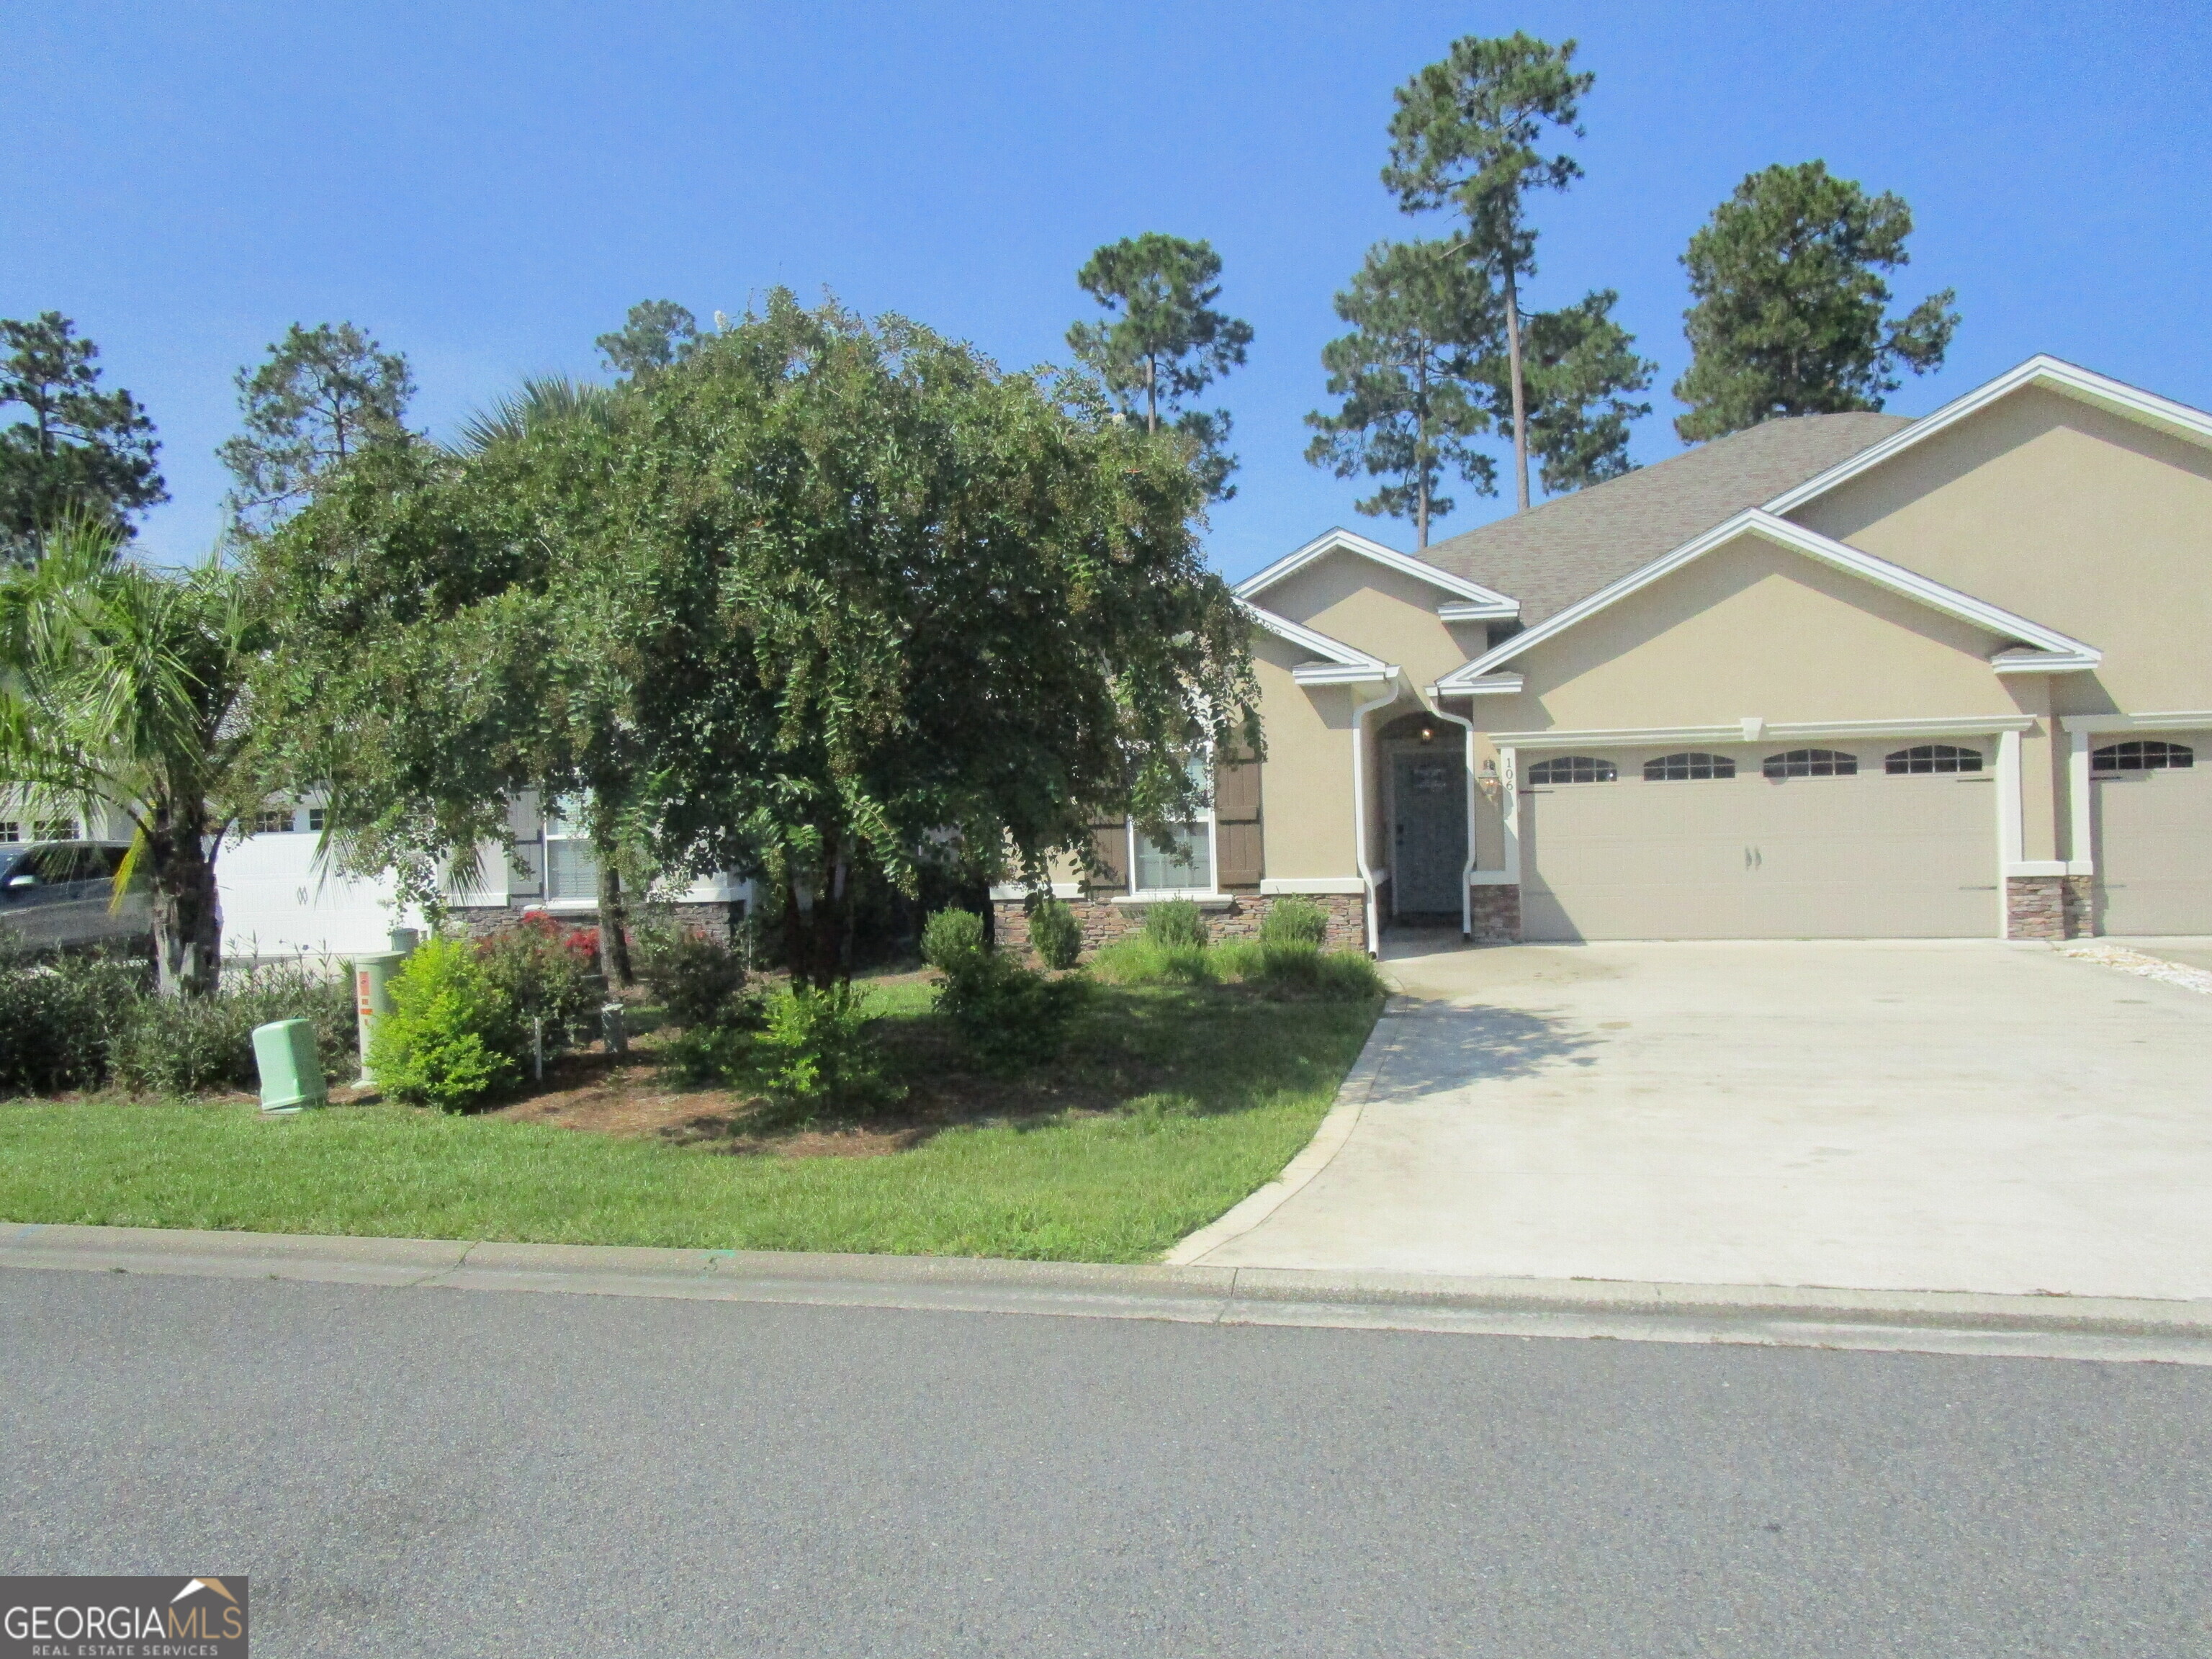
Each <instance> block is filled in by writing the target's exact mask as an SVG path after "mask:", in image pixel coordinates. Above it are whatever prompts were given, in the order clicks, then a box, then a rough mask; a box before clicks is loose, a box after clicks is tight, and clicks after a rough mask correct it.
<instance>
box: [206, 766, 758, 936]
mask: <svg viewBox="0 0 2212 1659" xmlns="http://www.w3.org/2000/svg"><path fill="white" fill-rule="evenodd" d="M509 822H510V823H511V824H512V826H513V829H514V834H515V856H516V858H517V859H518V860H520V864H521V866H522V867H521V868H520V869H519V870H518V869H516V868H514V867H513V865H512V864H511V863H510V862H509V860H508V859H507V854H506V853H505V851H504V849H502V848H500V847H499V846H498V845H497V844H496V843H489V844H487V845H486V846H484V847H483V848H480V849H479V850H478V867H477V873H476V878H475V880H474V881H473V882H472V883H471V884H468V885H466V886H465V887H463V888H458V889H457V890H455V891H454V892H453V894H452V895H451V896H450V900H449V902H450V903H451V905H452V907H453V908H452V915H453V917H454V919H455V920H456V921H459V923H460V924H461V925H462V926H463V927H466V928H467V929H469V930H470V931H471V932H472V933H484V932H488V931H489V930H490V929H491V928H493V927H498V926H500V925H501V924H502V923H505V922H507V921H513V920H514V919H515V918H516V917H518V916H520V915H524V914H526V913H527V912H531V911H543V912H545V913H548V914H550V915H555V916H558V917H560V918H561V919H562V920H563V921H574V922H576V923H579V924H583V925H588V924H592V923H595V922H597V921H598V920H599V866H598V864H597V862H596V860H593V858H592V848H591V843H590V842H587V841H586V840H584V839H583V837H582V835H581V833H580V829H577V827H576V826H574V825H571V824H569V823H565V822H564V821H563V820H562V818H561V817H559V815H558V814H557V813H552V814H548V813H544V812H541V811H540V810H539V807H538V799H537V797H536V796H535V795H534V794H532V793H526V794H525V795H524V796H523V797H522V798H521V799H519V800H518V801H516V802H515V804H514V805H513V807H512V808H511V809H510V812H509ZM322 829H323V822H322V808H321V807H319V806H317V805H299V806H289V805H282V804H276V805H271V807H270V810H269V811H266V812H264V813H263V814H262V815H261V816H260V817H258V818H257V819H256V820H255V821H254V823H252V824H251V825H248V826H245V833H244V834H243V836H241V838H240V839H238V840H235V841H234V842H228V843H227V844H226V845H225V846H224V847H223V848H222V851H221V853H220V854H217V856H216V884H217V886H218V888H219V890H220V892H221V896H222V921H223V950H224V951H225V953H226V954H227V955H230V956H234V957H290V956H298V955H303V954H304V955H308V956H343V955H347V954H349V953H350V952H352V951H369V950H380V949H382V948H383V947H384V945H386V941H387V939H388V937H389V934H390V932H391V930H392V928H393V927H419V926H420V925H421V923H422V917H421V915H420V914H419V913H418V912H416V911H415V910H413V909H411V908H407V907H404V906H402V905H401V904H400V903H399V902H398V896H397V893H396V890H395V887H394V884H393V883H392V879H391V878H389V877H380V878H360V879H356V878H345V877H340V876H336V875H330V874H327V873H326V872H325V870H324V868H323V867H322V866H321V864H320V862H319V860H318V858H317V849H318V848H319V845H320V843H321V841H322ZM750 893H751V888H750V885H749V884H746V883H744V882H738V881H732V880H728V879H711V880H708V881H702V882H697V883H694V884H692V885H691V886H690V887H689V888H688V889H686V890H683V891H682V892H679V893H678V894H677V895H675V896H674V897H673V899H672V901H671V909H672V912H673V914H674V915H675V916H676V917H677V918H678V920H679V921H683V922H684V923H686V924H688V925H689V926H691V927H697V928H700V929H702V930H703V931H706V932H708V933H713V934H714V935H716V936H717V937H720V938H723V939H728V938H729V937H731V934H732V929H733V928H734V927H735V926H736V924H737V923H738V921H740V920H742V918H743V917H744V909H745V904H746V902H747V900H748V899H749V897H750Z"/></svg>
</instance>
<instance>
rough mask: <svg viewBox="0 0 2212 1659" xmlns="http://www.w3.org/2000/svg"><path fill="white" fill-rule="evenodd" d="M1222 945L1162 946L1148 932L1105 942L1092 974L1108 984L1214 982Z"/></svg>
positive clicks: (1094, 959)
mask: <svg viewBox="0 0 2212 1659" xmlns="http://www.w3.org/2000/svg"><path fill="white" fill-rule="evenodd" d="M1237 948H1238V947H1237V946H1234V945H1224V946H1218V947H1216V949H1215V950H1214V951H1208V950H1207V949H1206V947H1205V946H1204V945H1161V944H1159V943H1158V942H1157V941H1155V940H1153V939H1151V938H1149V937H1147V936H1146V935H1145V934H1139V935H1137V936H1136V937H1135V938H1133V939H1115V941H1114V942H1113V943H1112V944H1111V945H1101V946H1100V947H1099V948H1098V950H1097V951H1096V952H1094V953H1093V954H1092V956H1091V977H1092V978H1094V979H1096V980H1097V981H1100V982H1101V983H1102V984H1106V985H1211V984H1212V982H1213V981H1214V980H1215V979H1217V978H1218V976H1219V975H1218V962H1217V957H1218V951H1221V950H1230V951H1234V950H1236V949H1237Z"/></svg>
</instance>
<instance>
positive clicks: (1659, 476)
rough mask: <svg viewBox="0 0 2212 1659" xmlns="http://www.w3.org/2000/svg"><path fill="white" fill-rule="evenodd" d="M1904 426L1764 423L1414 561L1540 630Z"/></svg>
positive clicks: (1858, 416) (1846, 420) (1860, 421)
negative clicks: (1492, 598)
mask: <svg viewBox="0 0 2212 1659" xmlns="http://www.w3.org/2000/svg"><path fill="white" fill-rule="evenodd" d="M1910 424H1911V422H1910V421H1908V420H1907V419H1906V418H1905V416H1901V415H1876V414H1872V413H1864V412H1862V413H1855V414H1849V415H1799V416H1793V417H1791V418H1789V419H1785V420H1777V421H1765V422H1761V423H1760V424H1759V425H1758V426H1754V427H1747V428H1745V429H1744V430H1742V431H1741V432H1732V433H1730V434H1729V435H1728V436H1727V437H1725V438H1716V439H1714V440H1713V441H1712V442H1711V443H1709V444H1701V445H1699V447H1697V448H1695V449H1692V450H1687V451H1686V452H1684V453H1682V454H1680V455H1676V456H1674V457H1671V458H1670V459H1667V460H1663V461H1659V462H1656V463H1655V464H1654V465H1650V466H1646V467H1639V468H1638V470H1637V471H1633V472H1630V473H1626V474H1624V475H1622V476H1621V477H1618V478H1608V479H1607V481H1606V482H1605V483H1599V484H1592V485H1590V486H1589V488H1588V489H1578V490H1577V491H1576V492H1575V493H1574V494H1573V495H1561V496H1559V497H1557V498H1556V499H1554V500H1552V501H1546V502H1545V503H1544V504H1543V505H1542V506H1541V507H1530V508H1529V509H1528V511H1527V512H1526V513H1515V514H1513V515H1512V516H1511V517H1510V518H1506V519H1500V520H1498V521H1497V522H1495V523H1494V524H1486V525H1484V526H1481V527H1480V528H1479V529H1475V530H1470V531H1468V532H1466V533H1465V534H1463V535H1458V536H1454V537H1452V538H1449V540H1445V541H1441V542H1437V544H1434V545H1433V546H1431V547H1430V548H1429V549H1428V550H1426V551H1425V552H1423V553H1421V554H1419V557H1421V558H1424V559H1426V560H1427V561H1429V562H1430V563H1431V564H1435V565H1438V566H1441V567H1442V568H1444V569H1446V570H1449V571H1450V572H1451V573H1452V574H1454V575H1456V576H1463V577H1465V578H1467V579H1468V580H1470V581H1476V582H1480V583H1481V584H1482V585H1483V586H1485V587H1490V588H1495V589H1496V590H1497V591H1498V592H1501V593H1504V594H1508V595H1510V597H1512V598H1514V599H1518V600H1520V602H1521V620H1522V622H1523V623H1540V622H1541V621H1543V620H1544V618H1545V617H1548V616H1551V615H1552V614H1553V612H1555V611H1564V610H1565V609H1566V608H1567V606H1569V605H1572V604H1574V603H1575V602H1576V601H1577V599H1587V598H1588V597H1589V595H1590V594H1592V593H1595V592H1597V590H1598V589H1599V588H1601V587H1603V586H1605V585H1606V584H1607V582H1611V581H1616V580H1620V578H1621V577H1623V576H1626V574H1628V573H1629V572H1630V571H1632V570H1636V569H1640V568H1642V567H1643V566H1644V565H1646V564H1649V563H1650V562H1651V561H1652V560H1654V559H1656V558H1657V557H1658V556H1660V555H1661V554H1662V553H1665V552H1668V551H1669V550H1672V549H1674V548H1677V547H1680V545H1681V544H1683V543H1684V542H1686V541H1688V540H1689V539H1690V538H1692V537H1693V536H1697V535H1699V534H1702V533H1703V532H1705V531H1708V530H1711V528H1712V527H1713V526H1715V525H1717V524H1718V523H1720V522H1721V521H1722V520H1724V519H1727V518H1729V516H1731V515H1732V514H1734V513H1741V512H1742V511H1743V509H1744V508H1746V507H1757V506H1759V504H1760V503H1761V502H1763V501H1771V500H1772V499H1773V498H1774V497H1775V496H1777V495H1780V494H1781V493H1782V492H1783V491H1784V490H1785V489H1790V487H1791V486H1792V485H1794V484H1801V483H1804V482H1805V480H1806V479H1808V478H1810V477H1814V476H1816V475H1817V474H1819V473H1822V472H1825V471H1827V470H1828V469H1829V468H1830V467H1832V466H1833V465H1836V463H1837V462H1838V461H1841V460H1843V459H1845V458H1847V457H1849V456H1852V455H1856V454H1857V453H1859V451H1861V450H1862V449H1866V448H1869V447H1871V446H1873V445H1875V444H1877V443H1879V442H1881V440H1883V439H1884V438H1887V436H1889V435H1890V434H1891V433H1893V432H1894V431H1896V430H1897V428H1899V427H1901V426H1908V425H1910Z"/></svg>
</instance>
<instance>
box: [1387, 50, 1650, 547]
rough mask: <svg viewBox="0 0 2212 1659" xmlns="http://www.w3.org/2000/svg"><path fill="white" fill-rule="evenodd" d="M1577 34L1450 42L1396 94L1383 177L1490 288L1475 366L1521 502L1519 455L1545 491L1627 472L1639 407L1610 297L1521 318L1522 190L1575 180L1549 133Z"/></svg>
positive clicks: (1564, 103)
mask: <svg viewBox="0 0 2212 1659" xmlns="http://www.w3.org/2000/svg"><path fill="white" fill-rule="evenodd" d="M1575 50H1576V43H1575V42H1574V41H1572V40H1568V41H1565V42H1563V43H1562V44H1560V45H1559V46H1553V45H1551V44H1550V43H1549V42H1547V41H1543V40H1536V39H1535V38H1534V37H1533V36H1531V35H1528V34H1525V33H1517V32H1516V33H1513V34H1510V35H1506V36H1502V37H1498V38H1496V39H1482V38H1480V37H1477V36H1473V35H1469V36H1467V37H1465V38H1463V39H1461V40H1455V41H1454V42H1452V45H1451V50H1450V51H1449V52H1448V53H1447V54H1446V55H1445V57H1444V58H1443V59H1442V60H1441V61H1439V62H1437V63H1434V64H1429V65H1428V66H1427V67H1425V68H1424V69H1423V70H1420V71H1419V73H1418V74H1416V75H1415V76H1413V79H1412V80H1410V81H1408V82H1407V83H1406V84H1405V85H1404V86H1403V87H1401V88H1399V89H1398V93H1397V107H1396V109H1395V112H1393V114H1392V116H1391V118H1390V160H1389V164H1388V165H1386V166H1385V167H1383V184H1384V185H1386V186H1387V187H1388V188H1389V189H1390V190H1391V191H1394V192H1395V193H1396V195H1397V197H1398V204H1399V205H1400V207H1401V208H1402V209H1404V210H1406V211H1407V213H1425V212H1431V211H1436V210H1451V211H1454V212H1456V213H1457V214H1458V215H1459V216H1460V218H1461V220H1462V228H1461V231H1460V233H1459V238H1458V246H1459V247H1460V248H1461V250H1462V252H1463V253H1464V255H1465V257H1466V258H1468V261H1469V262H1470V264H1473V265H1474V267H1475V268H1476V269H1477V270H1480V271H1481V272H1482V273H1483V275H1484V276H1486V278H1487V279H1488V280H1489V281H1490V282H1491V283H1492V284H1493V285H1494V286H1495V288H1496V290H1497V292H1498V297H1499V301H1500V307H1499V308H1500V312H1501V316H1500V321H1499V331H1500V335H1501V346H1502V349H1501V351H1500V352H1499V353H1498V362H1497V363H1496V364H1495V366H1494V367H1493V368H1492V369H1490V370H1489V371H1488V373H1487V374H1486V378H1487V379H1489V380H1491V381H1492V383H1493V384H1494V385H1496V386H1498V397H1497V398H1496V402H1497V404H1498V405H1499V413H1500V415H1501V416H1502V417H1503V423H1504V424H1505V425H1506V426H1507V427H1508V428H1509V429H1510V432H1511V434H1512V439H1513V479H1514V498H1515V501H1516V505H1517V506H1519V507H1522V509H1526V508H1527V507H1528V460H1529V456H1530V454H1531V453H1532V451H1535V452H1538V453H1541V455H1542V457H1543V462H1544V476H1545V482H1546V485H1547V488H1549V487H1551V486H1552V485H1553V482H1554V481H1555V480H1556V481H1557V482H1558V483H1559V484H1561V485H1563V486H1565V487H1569V488H1571V487H1574V486H1575V485H1577V484H1579V483H1588V482H1590V481H1592V480H1593V479H1595V478H1598V477H1608V476H1611V474H1612V473H1613V472H1614V471H1625V470H1626V466H1627V465H1628V463H1627V457H1626V427H1627V423H1628V422H1630V421H1631V420H1633V419H1635V418H1636V417H1637V416H1639V415H1643V414H1648V413H1649V412H1650V410H1649V408H1648V407H1647V406H1643V405H1638V404H1631V403H1629V402H1627V401H1626V397H1627V394H1628V393H1631V392H1639V391H1641V390H1643V389H1644V386H1649V385H1650V377H1651V373H1652V368H1653V365H1651V364H1650V363H1648V362H1645V360H1644V359H1642V358H1640V357H1638V356H1636V354H1635V352H1634V351H1633V350H1632V349H1631V348H1632V338H1631V337H1630V336H1628V335H1627V334H1626V331H1623V330H1621V329H1620V325H1618V324H1616V323H1614V322H1613V320H1612V319H1611V316H1610V314H1609V313H1610V311H1611V308H1612V305H1613V299H1614V297H1615V296H1613V295H1611V294H1609V293H1607V292H1604V291H1598V292H1593V293H1592V294H1590V295H1588V296H1587V297H1585V298H1584V299H1583V301H1581V302H1580V303H1579V304H1577V305H1576V306H1573V307H1569V308H1567V309H1566V310H1564V311H1560V312H1555V313H1547V314H1543V315H1540V316H1537V317H1530V316H1529V315H1528V313H1527V309H1526V307H1525V305H1524V303H1523V298H1522V296H1523V291H1524V289H1525V286H1526V284H1527V283H1528V280H1529V279H1530V278H1531V277H1533V276H1534V275H1535V274H1536V261H1535V249H1536V233H1535V230H1534V227H1533V226H1532V225H1531V224H1530V223H1529V222H1528V197H1529V196H1530V195H1531V194H1532V193H1534V192H1535V191H1547V190H1549V191H1563V190H1565V189H1566V188H1567V187H1568V186H1569V185H1571V184H1572V183H1573V182H1574V181H1575V180H1576V179H1579V178H1581V177H1582V167H1580V165H1579V164H1578V163H1577V161H1575V159H1574V158H1573V157H1572V156H1571V155H1566V154H1565V153H1564V152H1558V153H1554V154H1550V155H1547V154H1545V153H1544V149H1545V146H1546V144H1547V141H1548V139H1549V137H1550V136H1551V135H1552V134H1553V132H1559V133H1563V134H1565V135H1567V136H1570V137H1576V138H1579V137H1582V136H1583V127H1582V119H1581V105H1582V100H1583V97H1584V96H1586V95H1587V94H1589V89H1590V88H1591V86H1592V85H1593V84H1594V83H1595V78H1596V77H1595V76H1593V75H1591V74H1590V73H1589V71H1587V70H1577V69H1576V68H1575V67H1574V58H1575Z"/></svg>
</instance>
